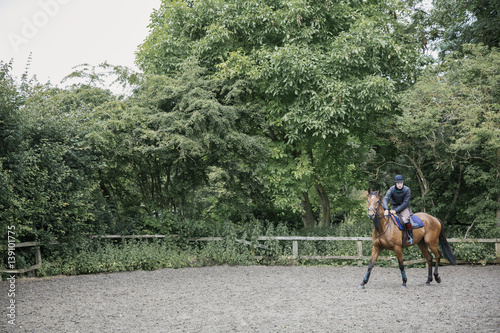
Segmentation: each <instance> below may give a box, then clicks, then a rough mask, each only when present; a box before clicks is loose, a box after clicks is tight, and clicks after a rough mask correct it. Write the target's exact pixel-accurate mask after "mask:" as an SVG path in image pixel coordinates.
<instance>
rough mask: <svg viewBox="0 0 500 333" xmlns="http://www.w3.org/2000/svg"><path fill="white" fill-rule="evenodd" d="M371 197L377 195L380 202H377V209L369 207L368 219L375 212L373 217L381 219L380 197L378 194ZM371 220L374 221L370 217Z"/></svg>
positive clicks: (374, 193)
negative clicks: (379, 212) (379, 210)
mask: <svg viewBox="0 0 500 333" xmlns="http://www.w3.org/2000/svg"><path fill="white" fill-rule="evenodd" d="M370 195H375V196H376V197H377V198H378V200H377V207H375V208H373V206H370V207H368V217H370V214H369V213H370V212H371V211H373V217H374V218H376V217H378V218H380V217H382V216H380V215H378V209H379V207H380V196H379V195H378V194H377V192H372V193H371V194H370ZM370 219H371V220H373V218H371V217H370Z"/></svg>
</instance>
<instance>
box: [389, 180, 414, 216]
mask: <svg viewBox="0 0 500 333" xmlns="http://www.w3.org/2000/svg"><path fill="white" fill-rule="evenodd" d="M410 196H411V191H410V188H409V187H408V186H405V185H403V188H402V189H401V190H398V189H396V185H394V186H392V187H391V188H390V189H389V191H387V193H386V195H385V197H384V201H382V207H383V208H384V209H385V210H389V201H391V200H392V209H394V210H395V211H396V213H400V212H402V211H403V210H404V209H405V208H410Z"/></svg>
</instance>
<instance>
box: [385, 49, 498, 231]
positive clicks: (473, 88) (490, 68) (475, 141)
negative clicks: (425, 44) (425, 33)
mask: <svg viewBox="0 0 500 333" xmlns="http://www.w3.org/2000/svg"><path fill="white" fill-rule="evenodd" d="M462 49H463V55H462V54H458V53H453V54H449V55H448V56H446V57H445V59H444V62H443V63H441V64H439V65H437V66H435V67H430V68H429V69H428V70H427V72H426V75H425V76H423V77H422V78H421V79H420V80H419V82H417V84H415V86H414V87H413V88H412V89H410V90H409V91H407V92H405V93H403V94H402V95H401V100H402V104H401V108H402V111H403V113H402V114H401V116H399V117H397V118H396V120H395V124H394V126H393V127H391V132H390V133H388V135H389V136H390V138H391V140H392V143H393V144H394V146H395V147H396V148H397V149H398V151H399V152H400V155H401V159H400V163H401V164H406V165H407V167H408V169H410V170H413V173H414V174H415V175H414V178H416V179H418V181H419V184H420V189H419V191H416V192H417V193H419V194H420V195H421V198H420V199H418V198H416V200H415V207H418V208H419V209H420V210H427V211H428V212H429V213H431V214H434V215H436V216H439V217H440V218H442V219H443V220H444V222H445V223H450V224H463V225H470V224H471V223H472V222H473V221H476V226H477V228H478V229H479V230H481V231H482V232H483V233H484V232H487V231H489V230H490V229H491V228H492V226H493V225H494V223H495V211H496V210H497V209H498V208H499V206H498V199H499V198H500V186H499V185H500V183H499V182H498V179H499V177H500V162H499V159H498V157H499V152H500V131H499V128H500V118H499V114H500V112H499V111H500V103H499V102H500V94H499V91H498V84H499V82H500V71H499V69H500V53H499V52H498V50H496V49H492V50H488V48H487V47H485V46H481V45H463V48H462Z"/></svg>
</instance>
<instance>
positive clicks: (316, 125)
mask: <svg viewBox="0 0 500 333" xmlns="http://www.w3.org/2000/svg"><path fill="white" fill-rule="evenodd" d="M403 11H404V8H400V7H398V5H397V4H396V3H392V2H386V1H370V2H368V3H367V2H362V1H351V2H335V3H334V2H331V1H326V2H315V1H305V0H297V1H279V0H276V1H261V0H252V1H243V0H232V1H196V2H193V1H163V2H162V5H161V7H160V8H159V9H158V10H156V11H155V12H154V13H153V15H152V19H151V24H150V29H151V32H150V35H149V36H148V38H147V39H146V41H145V42H144V43H143V44H142V45H141V47H140V50H139V51H138V54H137V61H138V64H139V65H140V67H141V68H142V69H144V70H145V71H147V72H152V73H156V74H171V73H174V72H175V71H177V70H179V68H181V67H182V66H183V64H184V63H185V62H186V61H187V62H190V61H196V62H197V63H199V64H200V66H202V67H204V68H206V69H207V70H208V72H207V74H210V75H214V76H215V77H217V78H218V79H219V80H221V81H223V82H224V85H226V86H227V87H234V86H238V83H242V82H243V83H244V86H245V89H246V90H245V91H243V92H241V91H240V92H239V96H240V99H239V101H238V103H240V104H243V105H249V104H250V105H253V106H254V109H257V110H259V111H258V112H259V115H262V116H263V119H262V120H261V121H260V123H259V122H258V123H259V125H260V127H261V128H260V131H261V135H263V136H265V137H267V138H269V139H270V140H271V141H272V142H273V143H272V146H271V149H272V151H273V155H272V156H273V157H272V159H271V160H270V161H269V168H268V169H267V170H266V171H265V173H264V175H263V176H264V177H266V178H267V180H268V184H269V191H270V193H272V195H273V196H274V197H275V199H276V202H277V203H281V204H285V205H288V206H287V207H288V208H292V209H293V208H295V209H298V208H299V205H302V207H303V214H304V215H303V218H304V225H305V226H310V225H312V224H314V220H313V218H314V216H313V212H312V210H313V207H312V206H311V202H314V200H310V198H309V195H310V194H315V195H316V197H317V198H318V205H319V207H321V210H322V214H321V216H322V217H321V224H323V225H327V224H329V223H330V216H329V215H330V213H329V212H330V200H331V198H333V194H332V193H330V194H328V193H326V189H328V187H330V190H340V189H341V188H343V187H344V186H346V185H347V184H352V180H346V179H345V176H349V172H346V170H348V168H339V165H341V164H342V163H343V161H344V158H343V157H341V155H340V156H339V154H338V152H341V151H342V150H343V147H344V146H343V145H344V144H345V143H346V142H350V141H352V142H358V143H360V142H362V139H363V137H364V136H365V133H367V128H368V127H369V126H370V125H373V124H374V123H376V122H377V120H378V119H381V118H383V117H384V116H385V115H388V114H390V112H392V110H393V107H394V104H395V93H396V92H397V91H398V90H400V89H403V88H404V87H406V86H407V85H408V84H410V83H411V82H412V80H414V79H415V78H416V76H417V74H418V64H419V55H418V53H417V52H416V49H418V48H419V47H420V45H418V44H416V43H414V42H413V40H414V38H413V37H412V36H409V35H407V34H405V32H404V30H403V27H404V25H405V22H404V20H402V19H401V17H402V16H398V15H397V14H396V13H397V12H399V13H403ZM221 97H222V98H223V97H224V96H221ZM355 146H356V145H351V146H350V148H354V147H355ZM325 149H327V150H330V151H332V152H335V153H333V154H332V153H328V152H326V151H325ZM349 154H350V155H351V156H355V155H357V154H358V153H357V152H355V151H354V150H353V151H352V153H351V152H350V153H349ZM325 158H326V160H325ZM353 162H354V161H353ZM325 168H326V169H328V168H331V171H328V170H325ZM338 172H341V173H343V174H342V175H338V174H337V173H338ZM344 172H345V173H344ZM273 175H274V176H273ZM327 175H328V176H327ZM331 175H335V176H334V177H332V176H331ZM336 181H340V183H335V184H334V182H336ZM312 188H314V191H313V192H310V191H309V190H310V189H312ZM314 192H315V193H314Z"/></svg>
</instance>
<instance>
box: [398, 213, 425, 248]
mask: <svg viewBox="0 0 500 333" xmlns="http://www.w3.org/2000/svg"><path fill="white" fill-rule="evenodd" d="M391 218H392V221H393V222H394V224H395V225H397V226H398V228H399V230H402V231H403V239H402V243H401V244H407V242H406V240H407V239H408V230H406V228H405V227H404V226H403V224H402V223H401V218H400V216H396V215H392V214H391ZM410 222H411V225H412V229H418V228H421V227H423V226H424V222H422V219H420V217H418V216H417V215H413V214H412V215H410ZM406 246H408V245H406Z"/></svg>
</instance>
